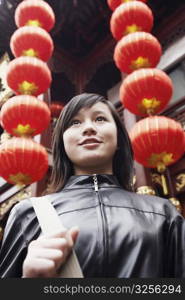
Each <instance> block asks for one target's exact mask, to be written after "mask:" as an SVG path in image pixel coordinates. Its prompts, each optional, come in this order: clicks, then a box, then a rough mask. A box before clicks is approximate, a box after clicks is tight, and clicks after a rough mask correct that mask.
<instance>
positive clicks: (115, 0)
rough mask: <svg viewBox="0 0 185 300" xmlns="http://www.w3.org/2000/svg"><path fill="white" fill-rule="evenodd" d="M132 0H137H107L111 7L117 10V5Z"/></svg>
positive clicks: (145, 0) (143, 0) (144, 0)
mask: <svg viewBox="0 0 185 300" xmlns="http://www.w3.org/2000/svg"><path fill="white" fill-rule="evenodd" d="M130 1H135V0H107V3H108V5H109V7H110V9H112V10H115V9H116V7H118V6H119V5H121V4H122V3H125V2H130ZM138 1H141V2H145V3H146V2H147V0H138Z"/></svg>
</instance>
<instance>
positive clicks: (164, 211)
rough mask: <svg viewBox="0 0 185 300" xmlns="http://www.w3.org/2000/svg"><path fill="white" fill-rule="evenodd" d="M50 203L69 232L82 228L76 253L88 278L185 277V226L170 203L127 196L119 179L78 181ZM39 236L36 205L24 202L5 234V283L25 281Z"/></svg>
mask: <svg viewBox="0 0 185 300" xmlns="http://www.w3.org/2000/svg"><path fill="white" fill-rule="evenodd" d="M96 179H97V180H96ZM44 197H45V196H44ZM44 197H43V201H44ZM48 197H49V198H50V199H51V201H52V203H53V205H54V207H55V208H56V210H57V212H58V214H59V215H60V216H61V219H62V222H63V224H64V225H65V226H66V227H71V226H74V225H78V226H79V227H80V233H79V236H78V239H77V241H76V244H75V250H76V254H77V257H78V259H79V262H80V265H81V267H82V270H83V273H84V277H121V278H125V277H135V278H136V277H146V278H149V277H179V278H180V277H185V220H184V218H183V217H182V216H181V215H180V214H179V213H178V212H177V211H176V209H175V208H174V207H173V205H172V204H170V202H169V201H168V200H166V199H162V198H159V197H155V196H147V195H138V194H135V193H131V192H128V191H125V190H123V189H122V187H121V186H120V185H119V183H118V182H117V179H116V178H115V177H114V176H113V175H97V176H95V177H93V175H81V176H72V177H70V179H69V181H68V183H67V184H66V186H65V188H64V189H63V190H62V191H61V192H59V193H55V194H51V195H49V196H48ZM46 218H47V216H46ZM39 234H40V228H39V225H38V221H37V218H36V215H35V213H34V211H33V208H32V205H31V202H30V200H29V199H28V200H23V201H21V202H20V203H19V204H17V205H16V206H15V207H14V208H13V209H12V211H11V214H10V217H9V219H8V222H7V226H6V229H5V234H4V239H3V243H2V249H1V253H0V275H1V277H21V276H22V264H23V261H24V259H25V256H26V253H27V246H28V244H29V242H30V241H31V240H33V239H36V238H37V237H38V236H39Z"/></svg>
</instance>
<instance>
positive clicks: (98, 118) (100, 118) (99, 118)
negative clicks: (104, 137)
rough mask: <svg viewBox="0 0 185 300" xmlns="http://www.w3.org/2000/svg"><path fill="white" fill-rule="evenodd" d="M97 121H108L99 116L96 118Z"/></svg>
mask: <svg viewBox="0 0 185 300" xmlns="http://www.w3.org/2000/svg"><path fill="white" fill-rule="evenodd" d="M96 120H97V121H106V118H105V117H102V116H99V117H97V118H96Z"/></svg>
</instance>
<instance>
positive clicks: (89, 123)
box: [83, 122, 96, 134]
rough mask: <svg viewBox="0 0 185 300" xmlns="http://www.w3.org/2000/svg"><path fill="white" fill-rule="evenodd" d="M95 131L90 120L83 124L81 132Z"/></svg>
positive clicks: (93, 132)
mask: <svg viewBox="0 0 185 300" xmlns="http://www.w3.org/2000/svg"><path fill="white" fill-rule="evenodd" d="M95 133H96V128H95V126H94V124H92V122H88V123H86V124H84V128H83V134H95Z"/></svg>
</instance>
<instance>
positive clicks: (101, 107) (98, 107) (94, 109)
mask: <svg viewBox="0 0 185 300" xmlns="http://www.w3.org/2000/svg"><path fill="white" fill-rule="evenodd" d="M87 113H93V114H95V113H104V114H111V111H110V109H109V107H108V106H107V105H106V104H104V103H102V102H98V103H95V104H93V105H92V106H91V107H83V108H81V109H80V110H79V111H78V112H77V114H76V115H86V114H87Z"/></svg>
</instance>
